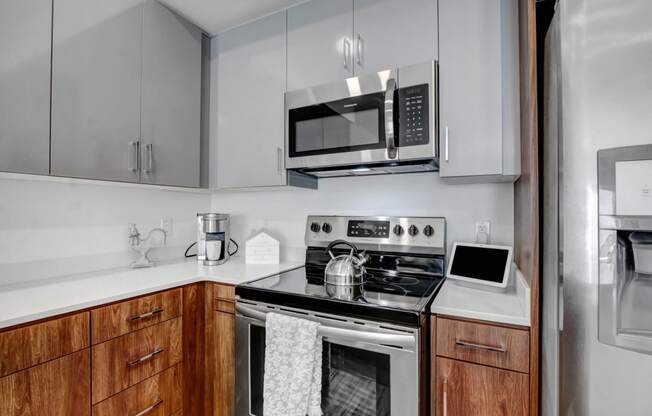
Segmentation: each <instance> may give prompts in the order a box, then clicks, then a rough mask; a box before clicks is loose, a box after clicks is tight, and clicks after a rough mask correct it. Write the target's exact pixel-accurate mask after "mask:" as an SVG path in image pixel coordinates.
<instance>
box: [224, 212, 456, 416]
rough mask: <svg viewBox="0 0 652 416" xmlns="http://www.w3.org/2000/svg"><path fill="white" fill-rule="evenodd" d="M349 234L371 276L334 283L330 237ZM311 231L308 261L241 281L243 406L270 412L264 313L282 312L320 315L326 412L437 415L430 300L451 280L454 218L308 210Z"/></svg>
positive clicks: (239, 404)
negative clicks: (329, 275) (448, 263)
mask: <svg viewBox="0 0 652 416" xmlns="http://www.w3.org/2000/svg"><path fill="white" fill-rule="evenodd" d="M342 239H343V240H346V241H348V242H349V243H352V244H354V245H355V246H356V247H357V248H358V249H359V250H365V253H366V255H367V256H368V261H367V262H366V263H365V264H364V267H365V270H366V273H365V275H364V284H362V285H357V286H353V287H349V286H347V287H345V290H335V291H334V290H333V285H328V284H325V282H324V280H325V279H324V270H325V268H326V265H327V264H328V262H329V260H330V259H331V257H330V255H329V254H328V253H327V252H326V247H328V245H329V244H330V243H331V242H333V241H335V240H342ZM305 240H306V245H307V246H308V248H307V250H306V262H305V266H304V267H300V268H297V269H294V270H290V271H287V272H284V273H279V274H277V275H273V276H269V277H266V278H263V279H259V280H256V281H253V282H249V283H245V284H241V285H238V286H236V289H235V292H236V389H237V391H238V392H239V393H238V395H237V398H236V410H237V414H247V415H254V416H263V414H262V409H263V400H262V397H263V390H264V385H263V379H264V369H265V345H266V343H265V336H266V335H265V334H266V332H265V323H266V320H267V316H268V314H269V313H278V314H284V315H288V316H293V317H296V318H300V319H307V320H311V321H315V322H319V324H320V326H319V330H318V333H319V334H320V336H321V337H322V339H323V351H324V352H323V356H322V361H323V362H322V392H321V393H322V395H321V396H322V411H323V414H324V416H336V415H337V416H339V415H369V416H372V415H373V416H426V415H428V414H429V407H430V406H429V404H430V402H429V400H430V394H429V385H430V382H429V374H430V351H429V348H430V342H429V339H430V327H429V322H430V311H429V310H430V305H431V303H432V300H433V299H434V297H435V296H436V294H437V292H438V290H439V288H440V287H441V285H442V283H443V281H444V270H445V254H446V244H445V242H446V221H445V219H443V218H432V217H427V218H426V217H418V218H415V217H409V218H408V217H340V216H309V217H308V221H307V226H306V235H305ZM346 253H348V250H346V249H341V248H340V249H337V248H334V249H333V254H334V255H335V256H337V255H339V254H346ZM335 289H341V288H339V287H336V288H335Z"/></svg>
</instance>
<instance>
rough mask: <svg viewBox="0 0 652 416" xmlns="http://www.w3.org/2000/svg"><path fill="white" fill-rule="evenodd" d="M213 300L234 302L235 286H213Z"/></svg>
mask: <svg viewBox="0 0 652 416" xmlns="http://www.w3.org/2000/svg"><path fill="white" fill-rule="evenodd" d="M213 298H215V299H221V300H227V301H231V302H234V301H235V286H231V285H213Z"/></svg>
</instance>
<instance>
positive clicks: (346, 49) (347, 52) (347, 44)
mask: <svg viewBox="0 0 652 416" xmlns="http://www.w3.org/2000/svg"><path fill="white" fill-rule="evenodd" d="M351 49H352V48H351V39H349V38H346V37H345V38H344V39H342V55H344V68H346V69H349V65H350V64H349V57H350V56H351V53H352V50H351Z"/></svg>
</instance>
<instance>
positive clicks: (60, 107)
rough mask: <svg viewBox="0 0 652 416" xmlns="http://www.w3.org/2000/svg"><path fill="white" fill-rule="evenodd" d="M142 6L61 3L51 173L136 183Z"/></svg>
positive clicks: (137, 1)
mask: <svg viewBox="0 0 652 416" xmlns="http://www.w3.org/2000/svg"><path fill="white" fill-rule="evenodd" d="M142 20H143V5H142V2H141V0H111V1H106V0H57V1H56V2H55V4H54V17H53V36H54V39H53V57H52V62H53V64H52V65H53V66H52V143H51V149H52V154H51V158H52V159H51V164H52V165H51V167H52V174H54V175H59V176H73V177H82V178H94V179H108V180H118V181H131V182H137V181H138V180H139V170H138V166H137V165H138V148H137V146H138V142H139V140H140V96H141V60H142V40H141V38H142Z"/></svg>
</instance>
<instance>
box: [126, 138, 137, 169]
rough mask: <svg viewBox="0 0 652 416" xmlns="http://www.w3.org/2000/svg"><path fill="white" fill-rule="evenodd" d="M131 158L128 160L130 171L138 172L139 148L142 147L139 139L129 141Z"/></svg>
mask: <svg viewBox="0 0 652 416" xmlns="http://www.w3.org/2000/svg"><path fill="white" fill-rule="evenodd" d="M128 144H129V159H128V161H127V169H129V171H130V172H133V173H136V172H138V159H139V158H138V153H139V152H138V148H139V147H140V142H139V141H138V140H132V141H130V142H129V143H128Z"/></svg>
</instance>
